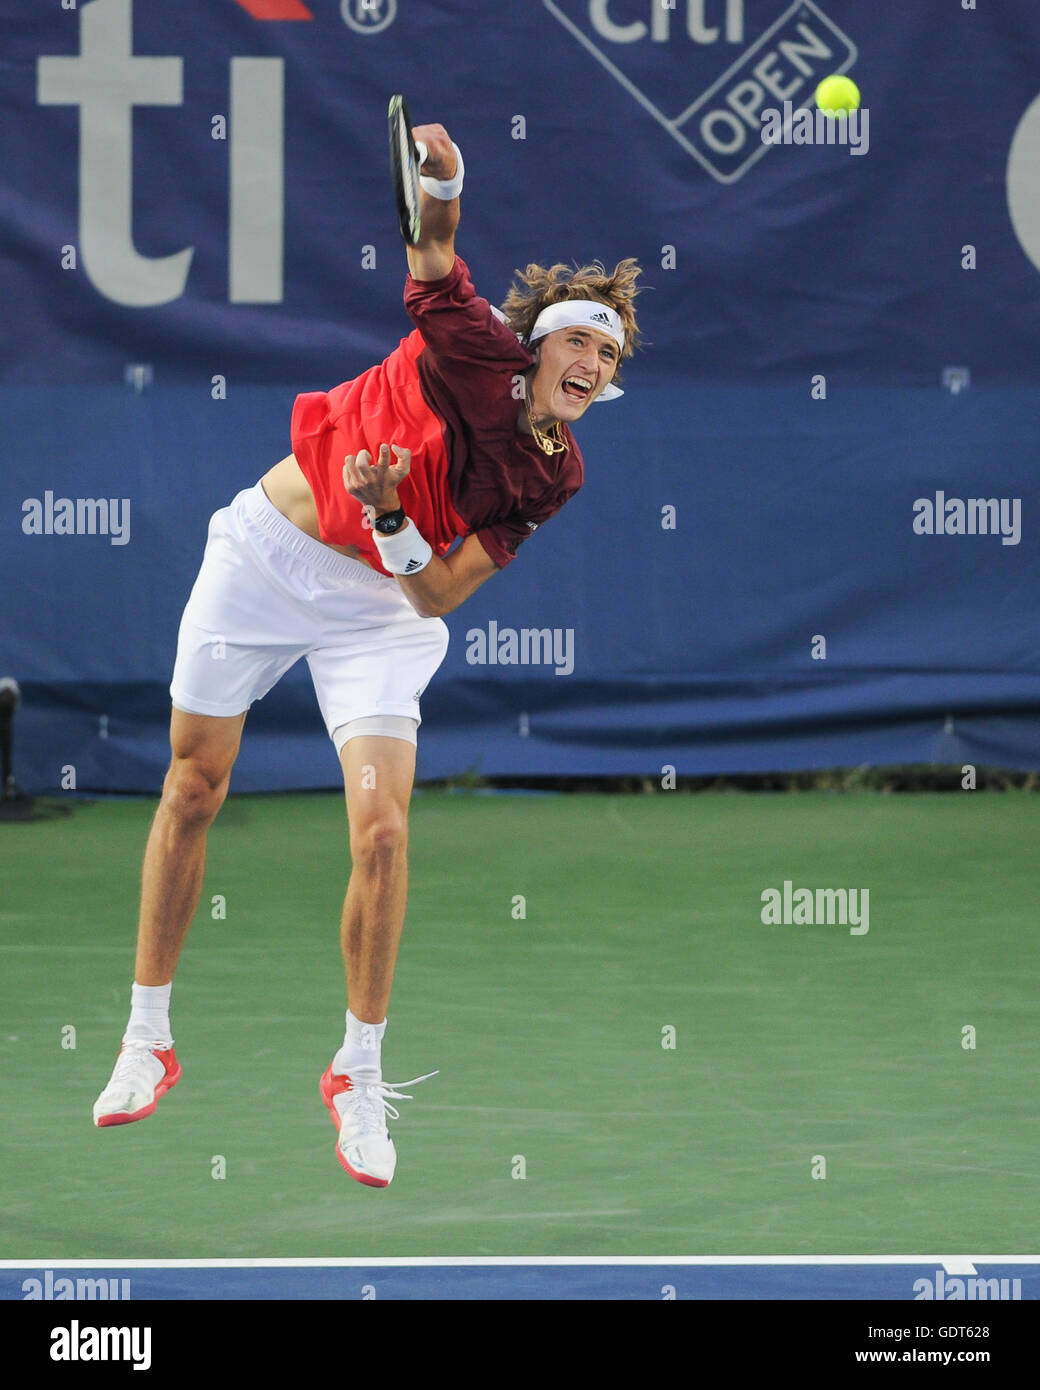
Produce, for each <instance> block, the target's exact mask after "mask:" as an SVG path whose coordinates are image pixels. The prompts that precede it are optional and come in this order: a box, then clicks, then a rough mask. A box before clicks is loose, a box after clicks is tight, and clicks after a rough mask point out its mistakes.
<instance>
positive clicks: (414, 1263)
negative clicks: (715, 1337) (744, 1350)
mask: <svg viewBox="0 0 1040 1390" xmlns="http://www.w3.org/2000/svg"><path fill="white" fill-rule="evenodd" d="M980 1264H983V1265H1027V1264H1035V1265H1040V1255H617V1256H610V1255H515V1256H510V1255H403V1256H397V1257H394V1256H382V1255H381V1256H373V1257H371V1258H370V1259H362V1258H360V1257H354V1256H350V1257H345V1256H338V1257H335V1258H333V1257H330V1258H328V1259H321V1258H319V1257H310V1256H308V1257H305V1258H287V1259H281V1260H279V1259H266V1258H262V1257H257V1258H252V1257H249V1258H241V1259H226V1260H217V1259H213V1260H138V1259H128V1260H112V1259H103V1260H82V1259H76V1260H58V1259H52V1260H0V1269H374V1268H380V1269H395V1268H402V1269H404V1268H453V1267H454V1268H464V1267H479V1266H489V1267H490V1266H494V1265H515V1266H523V1267H532V1266H538V1265H564V1266H572V1267H581V1266H582V1265H585V1266H602V1265H691V1266H696V1265H709V1266H710V1265H930V1266H936V1265H942V1266H943V1268H944V1269H945V1270H946V1272H947V1273H948V1274H974V1273H975V1266H976V1265H980Z"/></svg>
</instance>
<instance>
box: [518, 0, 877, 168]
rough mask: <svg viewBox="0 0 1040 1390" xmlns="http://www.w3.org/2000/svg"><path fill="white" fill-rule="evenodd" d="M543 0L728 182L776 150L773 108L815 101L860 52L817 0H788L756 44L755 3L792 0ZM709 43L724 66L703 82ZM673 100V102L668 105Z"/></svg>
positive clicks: (768, 5)
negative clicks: (748, 35)
mask: <svg viewBox="0 0 1040 1390" xmlns="http://www.w3.org/2000/svg"><path fill="white" fill-rule="evenodd" d="M542 3H543V5H544V6H545V8H546V9H547V10H548V11H549V13H550V14H551V15H553V16H554V18H556V19H558V20H559V22H560V23H561V24H562V25H563V27H564V28H565V29H566V30H567V31H568V33H570V34H572V35H573V37H574V38H575V39H577V41H578V42H579V43H580V44H581V45H582V47H583V48H584V49H585V50H586V51H587V52H588V54H589V55H590V56H591V57H592V58H593V59H594V60H595V61H596V62H597V63H599V64H600V66H601V67H602V68H604V70H605V71H606V72H608V73H609V74H610V76H611V77H612V78H613V79H614V81H615V82H617V83H618V84H619V86H621V87H623V88H624V89H625V91H626V92H627V93H628V94H629V96H630V97H632V98H633V100H635V101H637V102H639V104H640V106H642V107H643V108H644V110H646V111H648V112H649V113H650V115H651V116H653V118H654V120H655V121H657V122H658V124H659V125H661V126H662V127H663V128H664V129H665V130H666V131H667V132H668V134H669V135H670V136H671V137H672V139H673V140H675V141H676V142H677V143H678V144H679V145H681V146H682V148H683V149H684V150H685V151H686V152H687V154H689V155H692V156H693V158H694V159H696V160H697V162H698V164H700V165H702V166H703V167H704V168H705V169H706V170H707V171H708V173H709V174H710V175H711V176H712V178H713V179H717V180H718V181H719V183H735V182H736V181H737V179H739V178H741V177H743V175H744V174H746V173H747V171H748V170H749V169H750V168H751V166H752V164H754V163H755V162H756V160H759V159H761V158H762V156H763V155H764V154H766V153H768V151H769V150H770V149H772V147H773V146H772V144H768V143H764V142H763V140H762V113H763V111H764V110H765V109H766V108H776V107H778V106H782V105H783V104H784V103H785V102H787V103H790V104H791V108H792V109H794V110H797V109H799V108H801V107H803V106H804V107H808V106H810V105H811V104H812V101H813V93H814V92H815V90H816V87H817V84H818V83H819V82H820V81H821V79H822V78H824V77H827V76H829V75H830V74H831V73H843V72H847V71H848V69H849V68H850V67H852V65H853V63H854V62H855V61H856V58H857V57H858V52H857V49H856V45H855V44H854V43H853V42H852V40H851V39H850V38H849V37H848V35H847V34H845V33H843V32H842V30H841V29H839V28H838V26H837V25H836V24H835V23H834V22H833V21H832V20H830V19H828V18H827V16H826V15H825V14H824V12H823V11H822V10H821V9H820V7H819V6H818V5H817V4H815V3H814V0H795V3H794V4H791V5H788V6H786V7H785V8H782V10H781V12H780V13H779V14H778V15H777V18H776V19H775V20H774V21H773V23H772V24H770V25H769V27H768V28H767V29H765V30H764V31H763V33H761V34H760V35H759V36H758V38H757V39H755V40H754V42H753V43H750V44H747V43H746V39H745V21H746V19H747V17H748V15H747V13H746V12H747V11H750V10H751V9H752V6H753V7H754V11H755V14H756V15H760V14H761V13H762V12H763V11H765V12H766V13H769V12H770V11H771V10H772V11H774V12H775V9H778V8H780V7H781V6H782V4H783V0H772V2H771V0H542ZM701 49H705V50H709V51H712V52H713V56H714V57H715V58H716V62H715V63H714V64H713V65H712V70H713V71H716V72H717V71H718V69H719V68H720V67H721V68H722V69H723V70H722V72H721V73H720V75H719V76H717V77H716V78H715V79H714V81H711V82H710V85H708V86H707V87H702V88H701V90H699V91H698V86H699V85H700V84H699V82H698V80H697V78H696V76H694V74H695V73H696V72H697V71H698V70H699V69H701V68H703V66H704V64H703V60H700V50H701ZM714 50H718V52H717V53H716V52H714ZM691 58H693V59H694V61H693V62H691ZM727 60H728V61H727ZM665 102H666V103H667V110H665V109H662V105H660V104H659V103H665Z"/></svg>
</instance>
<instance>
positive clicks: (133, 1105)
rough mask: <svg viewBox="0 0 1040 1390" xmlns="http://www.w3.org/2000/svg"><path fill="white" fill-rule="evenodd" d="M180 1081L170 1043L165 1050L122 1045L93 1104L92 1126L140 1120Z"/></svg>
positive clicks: (135, 1044) (142, 1044) (144, 1044)
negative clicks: (106, 1080)
mask: <svg viewBox="0 0 1040 1390" xmlns="http://www.w3.org/2000/svg"><path fill="white" fill-rule="evenodd" d="M180 1079H181V1067H180V1063H179V1062H178V1061H177V1057H176V1054H175V1053H174V1050H173V1044H172V1043H171V1044H170V1046H169V1047H168V1048H160V1047H149V1046H148V1044H147V1043H124V1044H123V1050H122V1051H121V1052H120V1054H119V1057H118V1059H117V1061H116V1064H115V1067H114V1068H113V1070H112V1076H111V1078H110V1079H109V1083H108V1085H107V1086H106V1087H105V1089H104V1090H103V1091H102V1092H101V1094H100V1095H99V1096H98V1098H97V1100H96V1101H95V1102H94V1123H95V1124H96V1125H98V1126H99V1127H101V1128H103V1127H104V1126H106V1125H128V1124H130V1123H131V1121H133V1120H143V1119H144V1118H145V1116H146V1115H150V1114H151V1113H152V1111H153V1110H154V1109H155V1107H156V1105H157V1104H158V1102H159V1101H160V1100H161V1099H162V1097H163V1096H164V1095H165V1094H166V1092H167V1091H168V1090H169V1089H170V1087H171V1086H176V1084H177V1082H178V1081H179V1080H180Z"/></svg>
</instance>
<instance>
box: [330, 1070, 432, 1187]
mask: <svg viewBox="0 0 1040 1390" xmlns="http://www.w3.org/2000/svg"><path fill="white" fill-rule="evenodd" d="M436 1075H437V1073H436V1072H435V1071H431V1072H427V1074H426V1075H425V1076H416V1077H415V1078H413V1080H411V1081H384V1080H383V1079H382V1078H381V1076H380V1074H379V1071H378V1069H377V1068H376V1067H355V1068H354V1070H353V1071H352V1072H351V1073H350V1075H349V1076H336V1075H334V1074H333V1071H332V1063H331V1062H330V1063H329V1066H328V1070H327V1071H326V1073H325V1075H324V1076H323V1077H322V1078H321V1082H320V1083H319V1090H320V1091H321V1098H322V1100H323V1101H324V1102H325V1104H326V1105H327V1106H328V1107H329V1115H330V1116H331V1118H332V1123H333V1124H334V1125H335V1126H336V1128H337V1129H338V1130H339V1139H338V1140H337V1142H336V1157H337V1159H338V1160H339V1163H340V1167H342V1168H343V1169H345V1171H346V1172H348V1173H349V1174H350V1176H351V1177H352V1178H354V1179H356V1181H357V1182H363V1183H364V1184H365V1186H366V1187H388V1186H389V1184H390V1180H391V1178H392V1177H393V1176H394V1169H395V1168H396V1167H397V1150H396V1149H395V1148H394V1143H393V1140H392V1139H391V1138H390V1135H389V1133H388V1132H387V1128H386V1117H387V1115H389V1116H390V1117H391V1119H394V1120H399V1119H400V1118H401V1115H400V1112H399V1111H398V1110H396V1109H395V1108H394V1107H393V1106H392V1105H391V1104H390V1101H391V1100H411V1099H412V1097H411V1096H406V1095H402V1094H401V1091H400V1088H401V1087H402V1086H415V1085H417V1084H418V1082H420V1081H428V1080H429V1079H430V1077H431V1076H436Z"/></svg>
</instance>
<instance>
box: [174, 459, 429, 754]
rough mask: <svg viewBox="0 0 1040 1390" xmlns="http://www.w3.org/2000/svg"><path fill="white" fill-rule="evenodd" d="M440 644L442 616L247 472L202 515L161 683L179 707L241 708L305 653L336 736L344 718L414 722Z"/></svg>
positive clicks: (228, 711)
mask: <svg viewBox="0 0 1040 1390" xmlns="http://www.w3.org/2000/svg"><path fill="white" fill-rule="evenodd" d="M447 649H448V628H447V625H446V624H445V623H444V622H443V621H442V620H441V619H440V618H420V617H419V616H418V614H417V613H416V611H415V609H414V608H413V607H412V606H411V604H410V603H409V602H408V600H407V599H406V598H405V596H404V593H403V592H402V590H401V588H400V586H399V585H398V583H397V581H396V579H388V578H387V577H386V576H385V575H383V574H380V573H379V571H378V570H374V569H372V568H370V567H369V566H368V565H363V564H361V563H360V561H358V560H351V559H348V557H347V556H346V555H340V554H339V553H338V552H337V551H335V550H330V549H329V548H328V546H325V545H322V544H321V542H320V541H316V540H314V539H313V538H312V537H311V536H308V535H307V534H306V533H305V532H303V531H301V530H300V529H299V527H297V526H294V525H293V524H292V522H291V521H289V520H288V518H286V517H284V516H282V514H281V512H279V511H278V510H277V508H275V507H274V506H272V504H271V502H270V501H269V500H268V497H267V494H266V493H265V492H264V490H263V487H262V486H261V484H260V483H257V484H256V486H255V487H251V488H247V489H246V490H245V491H244V492H240V493H239V494H238V496H237V497H236V498H235V499H234V500H233V501H232V503H231V505H230V506H228V507H223V508H222V509H221V510H220V511H218V512H215V513H214V514H213V516H212V518H211V519H210V523H209V536H208V539H207V541H206V551H205V554H204V556H203V560H202V568H201V569H200V571H199V575H198V578H197V579H196V581H195V586H194V588H193V589H192V591H191V595H190V597H189V598H188V603H187V607H186V608H185V610H184V616H183V617H182V618H181V625H180V632H179V634H178V638H177V660H176V663H175V665H174V669H173V680H172V681H171V683H170V695H171V697H172V699H173V703H174V704H175V705H176V707H177V708H178V709H181V710H185V711H187V713H189V714H210V715H217V716H227V715H235V714H241V713H242V712H243V711H245V710H248V709H249V707H250V705H252V703H253V702H254V700H259V699H262V698H263V696H264V695H266V694H267V692H268V691H269V690H270V689H271V687H272V686H273V685H275V683H276V682H277V681H278V680H280V679H281V677H282V676H284V675H285V673H286V671H288V669H289V667H290V666H293V665H295V663H296V662H297V661H299V659H300V657H301V656H302V657H306V658H307V665H308V666H309V667H310V672H311V679H312V680H313V681H314V689H315V692H316V693H317V696H318V704H319V706H320V708H321V713H322V718H323V719H324V720H325V727H326V728H327V729H328V732H329V737H330V738H333V740H334V741H335V733H336V730H338V729H340V728H341V726H342V725H344V724H348V723H349V722H350V721H351V720H353V719H365V718H369V717H371V716H374V715H395V716H404V717H407V718H409V719H414V720H415V721H416V724H418V723H420V722H421V721H420V716H419V699H420V697H421V695H422V693H423V691H424V690H425V689H426V685H427V683H428V682H429V680H430V679H431V677H432V676H433V675H434V673H435V671H436V670H437V668H438V667H439V666H440V664H441V662H442V661H443V660H444V654H445V652H446V651H447Z"/></svg>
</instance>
